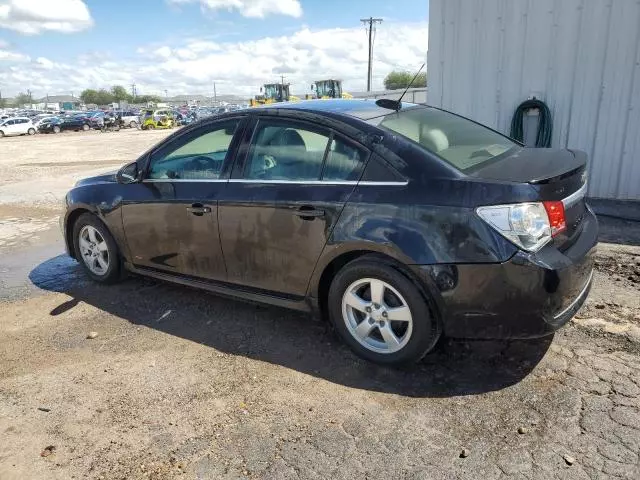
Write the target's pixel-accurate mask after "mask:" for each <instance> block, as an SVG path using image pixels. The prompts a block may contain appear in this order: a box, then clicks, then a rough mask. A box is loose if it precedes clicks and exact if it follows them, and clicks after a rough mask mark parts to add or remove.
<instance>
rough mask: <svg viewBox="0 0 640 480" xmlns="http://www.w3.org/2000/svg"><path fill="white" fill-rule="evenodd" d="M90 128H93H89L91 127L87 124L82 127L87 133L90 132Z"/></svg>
mask: <svg viewBox="0 0 640 480" xmlns="http://www.w3.org/2000/svg"><path fill="white" fill-rule="evenodd" d="M89 128H91V127H89V125H87V124H86V123H85V124H84V125H82V130H83V131H85V132H86V131H87V130H89Z"/></svg>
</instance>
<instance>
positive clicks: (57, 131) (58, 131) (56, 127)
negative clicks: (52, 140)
mask: <svg viewBox="0 0 640 480" xmlns="http://www.w3.org/2000/svg"><path fill="white" fill-rule="evenodd" d="M53 133H60V127H59V126H57V125H56V126H55V127H53Z"/></svg>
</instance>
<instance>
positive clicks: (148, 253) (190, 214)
mask: <svg viewBox="0 0 640 480" xmlns="http://www.w3.org/2000/svg"><path fill="white" fill-rule="evenodd" d="M243 125H244V119H243V118H242V117H240V116H239V117H237V118H230V119H226V120H221V121H219V122H215V123H212V124H208V125H205V126H201V127H199V128H197V129H192V130H190V131H188V132H185V133H184V134H182V135H180V136H178V137H176V138H174V139H172V140H169V141H168V142H167V143H165V144H163V145H161V146H160V147H159V148H158V149H156V150H155V151H153V152H152V153H151V154H150V156H149V160H148V168H147V171H146V173H145V175H144V179H143V180H142V182H140V183H134V184H130V185H125V188H126V189H127V194H126V199H125V201H124V202H123V207H122V220H123V226H124V231H125V235H126V239H127V245H128V248H129V253H130V258H131V259H132V262H133V263H134V265H135V266H137V267H142V268H152V269H156V270H163V271H167V272H171V273H176V274H183V275H190V276H196V277H201V278H205V279H210V280H224V279H225V278H226V271H225V265H224V259H223V257H222V250H221V248H220V241H219V236H218V198H219V196H220V194H221V193H222V191H223V190H224V188H225V186H226V184H227V179H228V175H229V171H230V166H231V164H232V162H233V160H234V156H235V150H236V143H237V140H235V139H236V138H238V139H239V136H240V133H239V132H240V131H241V130H242V126H243Z"/></svg>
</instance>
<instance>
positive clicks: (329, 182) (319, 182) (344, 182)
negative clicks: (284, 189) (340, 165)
mask: <svg viewBox="0 0 640 480" xmlns="http://www.w3.org/2000/svg"><path fill="white" fill-rule="evenodd" d="M229 182H231V183H268V184H275V183H281V184H289V185H364V186H381V187H384V186H405V185H407V184H408V183H409V182H408V181H404V182H368V181H361V182H359V181H357V180H259V179H244V178H232V179H230V180H229Z"/></svg>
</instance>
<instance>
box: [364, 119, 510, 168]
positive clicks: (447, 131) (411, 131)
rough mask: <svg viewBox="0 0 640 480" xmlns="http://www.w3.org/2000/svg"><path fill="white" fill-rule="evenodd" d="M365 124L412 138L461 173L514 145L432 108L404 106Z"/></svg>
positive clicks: (475, 124) (498, 136)
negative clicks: (405, 107) (402, 108)
mask: <svg viewBox="0 0 640 480" xmlns="http://www.w3.org/2000/svg"><path fill="white" fill-rule="evenodd" d="M369 123H373V124H374V125H378V126H380V127H383V128H386V129H388V130H391V131H393V132H395V133H399V134H400V135H402V136H404V137H406V138H408V139H410V140H413V141H414V142H416V143H418V144H420V145H421V146H422V147H424V148H425V149H427V150H429V151H430V152H432V153H435V154H437V155H438V156H439V157H440V158H442V159H443V160H445V161H446V162H448V163H450V164H451V165H453V166H454V167H456V168H457V169H459V170H461V171H463V172H464V171H466V170H470V169H472V168H474V167H477V166H479V165H481V164H483V163H485V162H488V161H489V160H492V159H494V158H496V157H498V156H500V155H502V154H503V153H505V152H507V151H509V150H511V149H512V148H514V147H517V146H518V145H517V144H516V143H515V142H513V141H512V140H510V139H509V138H507V137H504V136H502V135H500V134H499V133H496V132H494V131H492V130H490V129H488V128H486V127H483V126H482V125H479V124H477V123H474V122H472V121H471V120H467V119H465V118H462V117H459V116H457V115H454V114H452V113H449V112H444V111H442V110H438V109H435V108H428V107H414V108H408V109H406V110H400V111H399V112H397V113H395V112H394V113H390V114H388V115H385V116H382V117H378V118H374V119H372V120H369Z"/></svg>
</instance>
